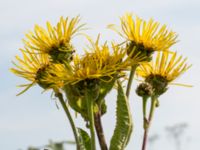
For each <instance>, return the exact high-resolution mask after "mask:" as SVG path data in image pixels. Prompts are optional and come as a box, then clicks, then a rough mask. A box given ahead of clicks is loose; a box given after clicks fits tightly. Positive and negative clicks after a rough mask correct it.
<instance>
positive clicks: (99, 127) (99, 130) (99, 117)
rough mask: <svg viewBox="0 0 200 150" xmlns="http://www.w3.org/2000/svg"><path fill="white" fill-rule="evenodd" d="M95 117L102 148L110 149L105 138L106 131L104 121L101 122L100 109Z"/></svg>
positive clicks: (104, 149)
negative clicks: (103, 125)
mask: <svg viewBox="0 0 200 150" xmlns="http://www.w3.org/2000/svg"><path fill="white" fill-rule="evenodd" d="M94 118H95V119H94V120H95V128H96V133H97V136H98V140H99V144H100V147H101V150H108V147H107V144H106V140H105V136H104V132H103V127H102V123H101V112H100V111H98V112H97V113H95V115H94Z"/></svg>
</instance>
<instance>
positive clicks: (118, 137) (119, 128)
mask: <svg viewBox="0 0 200 150" xmlns="http://www.w3.org/2000/svg"><path fill="white" fill-rule="evenodd" d="M117 83H118V95H117V108H116V126H115V130H114V134H113V136H112V139H111V142H110V150H124V148H125V147H126V146H127V144H128V142H129V139H130V136H131V133H132V128H133V122H132V116H131V112H130V106H129V102H128V100H127V97H126V95H125V93H124V91H123V88H122V85H121V83H120V82H119V81H118V82H117Z"/></svg>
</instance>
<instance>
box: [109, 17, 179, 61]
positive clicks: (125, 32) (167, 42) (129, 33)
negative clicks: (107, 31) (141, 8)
mask: <svg viewBox="0 0 200 150" xmlns="http://www.w3.org/2000/svg"><path fill="white" fill-rule="evenodd" d="M109 28H111V29H113V30H114V31H116V32H117V33H118V34H119V35H120V36H122V37H123V38H125V39H126V40H127V41H128V43H127V50H128V53H130V51H132V49H133V48H134V47H136V49H137V50H138V51H139V52H141V53H142V54H143V55H146V56H148V57H151V54H152V53H153V52H154V51H167V50H168V49H169V48H170V47H171V46H172V45H173V44H175V43H176V42H177V40H176V39H177V35H176V33H175V32H173V31H169V30H168V29H167V27H166V25H163V26H160V24H159V23H158V22H155V21H154V20H153V19H150V20H149V21H148V22H147V21H145V20H142V19H141V18H139V17H138V16H135V18H133V15H132V14H129V13H127V14H126V15H124V16H123V17H121V28H116V26H115V25H110V26H109Z"/></svg>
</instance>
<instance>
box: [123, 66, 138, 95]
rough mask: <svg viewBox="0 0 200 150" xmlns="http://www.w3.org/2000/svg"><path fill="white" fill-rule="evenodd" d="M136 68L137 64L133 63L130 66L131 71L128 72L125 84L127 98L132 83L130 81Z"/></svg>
mask: <svg viewBox="0 0 200 150" xmlns="http://www.w3.org/2000/svg"><path fill="white" fill-rule="evenodd" d="M136 68H137V65H133V66H132V68H131V72H130V75H129V79H128V85H127V88H126V96H127V98H129V95H130V91H131V85H132V82H133V77H134V74H135V70H136Z"/></svg>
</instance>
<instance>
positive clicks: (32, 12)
mask: <svg viewBox="0 0 200 150" xmlns="http://www.w3.org/2000/svg"><path fill="white" fill-rule="evenodd" d="M125 12H133V13H136V14H137V15H139V16H140V17H142V18H144V19H149V18H151V17H153V18H154V19H155V20H156V21H159V22H160V23H161V24H167V26H168V27H169V28H170V29H172V30H173V31H176V32H177V33H178V34H179V38H178V39H179V42H178V43H177V44H176V45H175V46H174V47H173V48H172V49H173V50H175V51H178V52H179V54H180V55H184V56H186V57H188V62H189V63H191V64H193V67H192V68H191V69H190V70H189V71H188V72H187V73H185V74H184V75H183V76H181V78H179V80H178V81H177V82H179V83H186V84H192V85H194V87H193V88H184V87H175V86H171V87H170V89H169V90H168V92H167V93H166V94H165V95H163V96H162V97H160V107H159V109H157V110H156V112H155V117H154V122H153V124H152V126H151V131H150V134H151V135H153V134H159V135H160V139H159V140H158V141H157V142H156V143H155V144H154V145H153V146H154V147H151V148H150V147H149V150H150V149H151V150H161V149H162V150H175V148H174V145H173V142H172V141H169V140H168V139H167V138H168V137H167V136H166V132H165V127H166V126H171V125H174V124H177V123H182V122H187V123H188V125H189V127H188V129H187V130H186V132H185V136H184V140H183V147H182V150H199V149H200V120H199V116H198V115H199V114H200V100H199V98H198V95H199V93H198V92H199V89H200V85H199V83H200V79H199V76H200V72H199V71H200V68H199V65H200V60H199V55H200V48H199V45H198V44H200V38H199V35H200V1H199V0H165V1H163V0H99V1H94V0H15V1H14V0H0V47H1V54H0V149H1V150H17V149H19V148H21V149H23V150H25V149H26V148H27V147H28V146H30V145H33V146H41V145H44V144H46V143H47V142H48V140H49V139H52V140H54V141H61V140H73V135H72V131H71V129H70V126H69V124H68V120H67V119H66V118H65V115H64V112H63V110H62V108H60V109H59V110H58V109H57V108H56V105H55V100H52V99H51V98H50V93H48V92H47V93H44V94H41V92H42V89H41V88H40V87H38V86H35V87H33V88H31V89H30V90H29V91H27V92H26V93H25V94H23V95H21V96H19V97H16V96H15V95H16V94H17V92H19V91H20V90H21V89H19V88H17V87H16V85H18V84H21V83H25V82H26V81H25V80H24V79H20V78H19V77H16V76H15V75H13V74H11V73H10V72H9V68H10V67H12V66H13V65H12V63H11V60H14V56H15V55H16V54H20V53H19V51H18V49H19V48H20V47H22V46H23V45H22V42H21V39H22V38H24V34H25V33H26V32H27V31H29V30H32V29H33V26H34V24H36V23H37V24H40V25H43V26H45V22H46V21H47V20H48V21H51V22H52V23H53V24H55V23H56V22H57V21H58V20H59V17H60V16H64V17H66V16H70V17H73V16H76V15H78V14H80V15H81V17H82V22H83V23H85V22H86V23H87V24H88V27H91V28H92V29H91V30H89V31H87V33H88V34H90V35H91V36H93V37H96V35H97V34H98V33H100V32H101V33H102V41H103V40H120V38H119V36H118V35H116V34H115V33H113V32H112V31H110V30H108V29H106V25H107V24H110V23H115V24H119V16H121V15H123V14H124V13H125ZM73 41H74V44H75V46H76V47H77V48H78V49H79V50H78V52H79V53H82V52H83V51H82V47H83V46H84V44H85V40H83V38H82V37H77V38H75V39H74V40H73ZM135 84H136V81H135ZM115 94H116V92H115V91H113V92H112V93H110V94H109V95H108V97H107V98H106V99H107V104H108V112H107V114H106V115H105V116H103V123H104V124H103V126H104V130H105V134H106V138H107V141H109V139H110V137H111V136H112V133H113V127H114V124H115V103H116V99H115ZM130 100H131V109H132V110H133V112H132V113H133V119H134V124H135V127H134V131H133V136H132V138H131V141H130V143H129V145H128V147H127V150H133V149H134V150H140V149H141V142H142V139H141V138H142V134H143V130H142V111H141V100H140V98H139V97H137V96H136V95H135V94H134V90H133V91H132V93H131V99H130ZM133 100H134V101H133ZM76 123H77V126H79V127H80V126H84V122H83V120H82V119H81V118H80V117H78V118H77V119H76ZM67 150H75V148H74V147H72V146H69V147H67Z"/></svg>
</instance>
